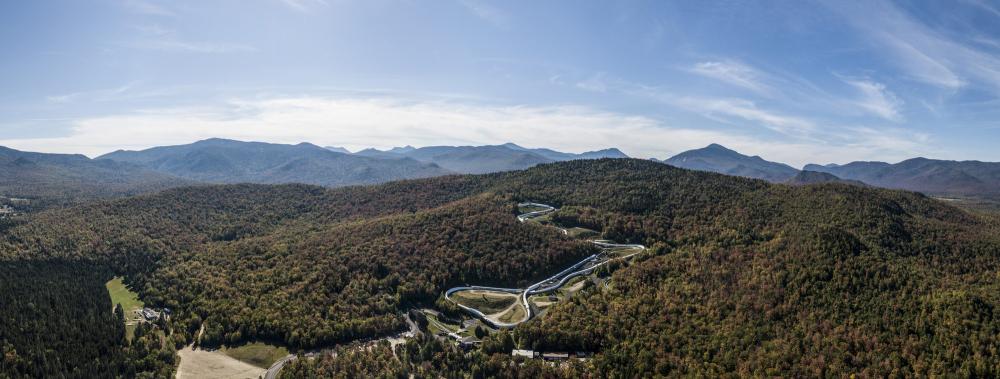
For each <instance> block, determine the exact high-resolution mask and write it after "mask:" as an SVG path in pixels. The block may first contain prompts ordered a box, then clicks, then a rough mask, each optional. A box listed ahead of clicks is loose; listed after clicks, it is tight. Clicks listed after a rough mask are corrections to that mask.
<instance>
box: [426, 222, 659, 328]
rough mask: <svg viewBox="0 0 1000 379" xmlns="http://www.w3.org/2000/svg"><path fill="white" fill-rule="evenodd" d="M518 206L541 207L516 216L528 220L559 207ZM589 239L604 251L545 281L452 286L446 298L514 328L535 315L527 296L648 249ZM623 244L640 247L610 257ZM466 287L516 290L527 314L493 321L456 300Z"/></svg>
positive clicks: (468, 309)
mask: <svg viewBox="0 0 1000 379" xmlns="http://www.w3.org/2000/svg"><path fill="white" fill-rule="evenodd" d="M517 206H518V207H536V208H542V209H541V210H537V211H533V212H528V213H524V214H521V215H518V216H517V221H520V222H525V221H528V220H531V219H534V218H537V217H541V216H543V215H546V214H549V213H552V212H555V211H556V210H557V209H556V208H555V207H553V206H551V205H546V204H540V203H532V202H525V203H520V204H518V205H517ZM558 229H559V230H561V231H562V232H563V234H569V233H568V231H567V230H566V229H563V228H558ZM590 243H592V244H594V245H597V246H598V247H600V248H601V249H602V252H601V253H600V254H594V255H591V256H589V257H587V258H585V259H583V260H582V261H580V262H577V263H576V264H574V265H572V266H569V267H568V268H566V269H564V270H562V271H560V272H559V273H557V274H555V275H553V276H550V277H548V278H546V279H545V280H542V281H540V282H538V283H535V284H532V285H531V286H528V288H525V289H519V288H497V287H483V286H464V287H455V288H451V289H449V290H447V291H445V293H444V297H445V299H447V300H449V301H451V302H452V303H455V305H457V306H458V307H459V308H461V309H463V310H465V311H466V312H469V313H471V314H472V315H474V316H476V317H478V318H480V319H482V320H483V321H485V322H486V323H489V324H490V325H492V326H493V327H495V328H512V327H514V326H517V325H518V324H520V323H523V322H525V321H528V320H530V319H531V318H532V317H533V316H534V315H533V314H532V311H531V304H529V303H528V296H531V295H535V294H540V293H548V292H552V291H555V290H557V289H559V288H560V287H562V286H563V285H564V284H566V282H568V281H569V280H570V279H572V278H575V277H577V276H580V275H588V274H590V273H591V272H593V271H594V270H595V269H597V268H598V267H600V266H603V265H605V264H607V263H608V262H611V261H615V260H622V259H629V258H631V257H633V256H635V255H636V254H639V253H641V252H643V251H645V250H646V247H645V246H643V245H638V244H619V243H614V242H612V241H608V240H591V241H590ZM621 248H627V249H634V250H637V251H636V252H635V253H632V254H629V255H626V256H624V257H618V258H611V257H609V256H608V255H607V254H606V252H607V250H610V249H621ZM467 290H488V291H497V292H507V293H516V294H518V295H520V296H519V297H520V300H521V306H523V307H524V317H523V318H521V320H519V321H515V322H509V323H508V322H500V321H494V320H491V319H489V318H487V317H486V314H484V313H483V312H481V311H479V310H478V309H475V308H472V307H468V306H465V305H462V304H460V303H459V302H457V301H455V300H454V299H452V298H451V295H452V294H453V293H455V292H458V291H467Z"/></svg>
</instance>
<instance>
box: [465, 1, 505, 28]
mask: <svg viewBox="0 0 1000 379" xmlns="http://www.w3.org/2000/svg"><path fill="white" fill-rule="evenodd" d="M458 3H459V4H461V5H462V6H463V7H465V8H466V9H468V10H469V11H470V12H472V14H474V15H476V17H479V18H481V19H483V20H486V21H487V22H489V23H491V24H493V25H494V26H499V27H506V26H507V24H508V16H507V13H506V12H504V11H503V10H501V9H500V8H497V7H495V6H493V5H490V4H488V3H486V2H484V1H481V0H458Z"/></svg>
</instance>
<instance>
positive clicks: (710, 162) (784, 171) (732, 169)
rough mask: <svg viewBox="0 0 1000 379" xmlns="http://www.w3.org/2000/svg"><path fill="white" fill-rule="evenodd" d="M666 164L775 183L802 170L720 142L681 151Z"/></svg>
mask: <svg viewBox="0 0 1000 379" xmlns="http://www.w3.org/2000/svg"><path fill="white" fill-rule="evenodd" d="M665 163H667V164H670V165H672V166H677V167H681V168H687V169H692V170H701V171H712V172H718V173H721V174H727V175H736V176H745V177H750V178H757V179H764V180H768V181H771V182H783V181H786V180H788V179H790V178H791V177H793V176H795V174H797V173H798V170H796V169H795V168H793V167H791V166H788V165H786V164H783V163H776V162H769V161H766V160H764V159H763V158H761V157H759V156H753V157H751V156H746V155H743V154H740V153H739V152H736V151H734V150H730V149H729V148H726V147H725V146H722V145H720V144H717V143H713V144H711V145H708V146H706V147H703V148H701V149H695V150H688V151H685V152H683V153H680V154H677V155H675V156H673V157H671V158H670V159H667V160H666V161H665Z"/></svg>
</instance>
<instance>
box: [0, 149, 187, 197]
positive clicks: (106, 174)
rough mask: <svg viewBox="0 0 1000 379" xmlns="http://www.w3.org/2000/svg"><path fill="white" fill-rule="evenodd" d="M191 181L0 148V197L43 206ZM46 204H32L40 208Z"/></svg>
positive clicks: (126, 166) (109, 163)
mask: <svg viewBox="0 0 1000 379" xmlns="http://www.w3.org/2000/svg"><path fill="white" fill-rule="evenodd" d="M191 184H194V182H192V181H189V180H184V179H181V178H178V177H175V176H171V175H167V174H163V173H159V172H155V171H152V170H148V169H145V168H142V167H140V166H137V165H132V164H128V163H120V162H113V161H105V160H94V159H90V158H87V157H85V156H83V155H72V154H45V153H32V152H24V151H18V150H14V149H9V148H6V147H2V146H0V196H4V197H15V198H27V199H32V200H36V201H41V202H44V203H52V202H58V203H76V202H79V201H83V200H93V199H98V198H106V197H115V196H128V195H135V194H139V193H143V192H150V191H157V190H162V189H166V188H171V187H178V186H183V185H191ZM47 205H48V204H38V203H33V204H32V207H34V208H40V207H45V206H47Z"/></svg>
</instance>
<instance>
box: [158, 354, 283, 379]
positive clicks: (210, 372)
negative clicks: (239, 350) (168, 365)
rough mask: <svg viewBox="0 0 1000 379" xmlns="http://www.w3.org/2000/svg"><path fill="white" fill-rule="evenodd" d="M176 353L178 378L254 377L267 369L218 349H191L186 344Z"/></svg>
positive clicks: (261, 374)
mask: <svg viewBox="0 0 1000 379" xmlns="http://www.w3.org/2000/svg"><path fill="white" fill-rule="evenodd" d="M177 355H178V356H180V358H181V363H180V365H178V366H177V378H178V379H186V378H191V379H195V378H202V379H207V378H218V379H222V378H225V379H243V378H246V379H254V378H260V377H262V376H263V375H264V372H266V371H267V369H263V368H260V367H257V366H254V365H251V364H249V363H246V362H241V361H239V360H237V359H235V358H232V357H230V356H228V355H226V354H223V353H222V352H220V351H218V350H214V351H209V350H201V349H199V350H193V349H192V348H191V347H190V346H188V347H185V348H184V349H181V350H179V351H177Z"/></svg>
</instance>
